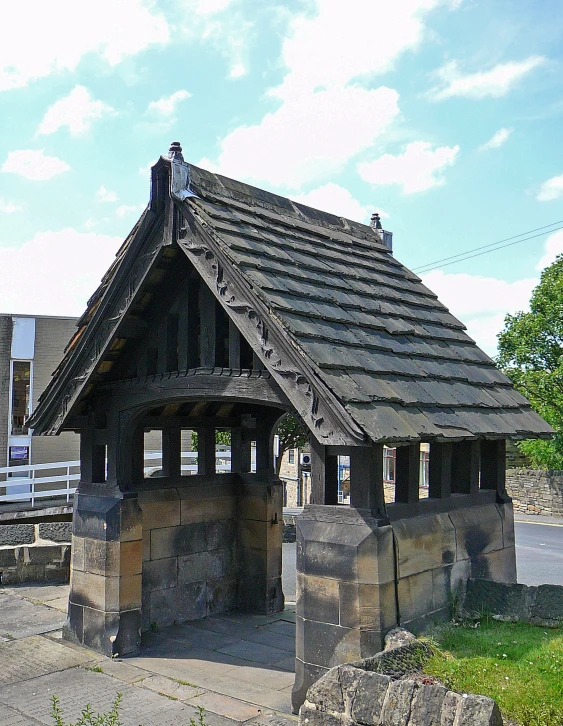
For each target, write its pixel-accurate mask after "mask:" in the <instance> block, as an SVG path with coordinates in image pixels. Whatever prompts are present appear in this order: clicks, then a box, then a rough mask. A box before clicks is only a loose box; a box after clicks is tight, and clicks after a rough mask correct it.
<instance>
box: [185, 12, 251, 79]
mask: <svg viewBox="0 0 563 726" xmlns="http://www.w3.org/2000/svg"><path fill="white" fill-rule="evenodd" d="M240 4H241V3H240V2H238V3H237V2H236V0H176V5H175V12H174V22H175V24H176V27H177V28H178V30H179V31H181V32H183V33H184V34H185V36H186V37H187V38H188V39H189V40H190V41H194V40H195V41H197V42H202V43H208V44H210V45H211V46H213V48H214V49H215V50H216V51H217V52H218V53H220V54H221V55H222V56H223V57H224V58H225V60H226V61H227V64H228V67H229V73H228V76H229V78H240V77H241V76H244V75H246V73H247V72H248V64H249V61H248V56H249V49H250V45H251V41H252V39H253V36H254V32H253V23H252V22H250V21H248V20H246V19H245V17H244V15H243V13H242V12H241V11H240V9H239V7H238V6H240ZM256 5H257V6H258V3H257V4H256ZM257 9H258V7H257V8H254V7H253V11H254V12H256V10H257Z"/></svg>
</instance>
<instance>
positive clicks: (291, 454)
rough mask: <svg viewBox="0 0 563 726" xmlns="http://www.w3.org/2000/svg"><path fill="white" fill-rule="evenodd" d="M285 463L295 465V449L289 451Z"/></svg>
mask: <svg viewBox="0 0 563 726" xmlns="http://www.w3.org/2000/svg"><path fill="white" fill-rule="evenodd" d="M287 461H288V463H289V464H295V449H289V451H288V452H287Z"/></svg>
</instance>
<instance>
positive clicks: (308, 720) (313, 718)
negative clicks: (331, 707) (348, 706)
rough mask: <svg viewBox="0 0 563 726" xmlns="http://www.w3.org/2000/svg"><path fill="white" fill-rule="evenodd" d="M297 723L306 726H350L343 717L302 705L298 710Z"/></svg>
mask: <svg viewBox="0 0 563 726" xmlns="http://www.w3.org/2000/svg"><path fill="white" fill-rule="evenodd" d="M299 723H302V724H308V726H343V725H344V724H346V725H347V724H352V722H351V721H350V720H349V719H346V717H345V716H341V715H334V714H331V713H325V712H324V711H317V710H316V709H315V708H312V707H311V706H308V705H307V704H304V705H303V706H301V708H300V710H299Z"/></svg>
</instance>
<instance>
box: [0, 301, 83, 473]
mask: <svg viewBox="0 0 563 726" xmlns="http://www.w3.org/2000/svg"><path fill="white" fill-rule="evenodd" d="M76 321H77V318H62V317H48V316H43V315H35V316H31V315H0V467H4V466H25V465H26V464H43V463H50V462H55V461H74V460H76V459H78V458H79V437H78V436H77V435H76V434H74V433H71V432H64V433H62V434H61V435H60V436H43V437H40V438H39V437H36V438H33V439H32V437H31V432H30V431H29V429H28V428H27V426H26V424H25V421H26V418H27V416H28V415H29V413H30V412H31V411H33V409H34V408H35V406H36V405H37V401H38V399H39V396H40V395H41V393H42V392H43V390H44V389H45V388H46V386H47V384H48V383H49V381H50V379H51V375H52V373H53V371H54V370H55V368H56V367H57V366H58V365H59V363H60V361H61V359H62V357H63V353H64V349H65V346H66V345H67V343H68V342H69V340H70V339H71V337H72V336H73V335H74V334H75V332H76ZM2 478H3V477H2Z"/></svg>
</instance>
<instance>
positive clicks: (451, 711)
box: [440, 691, 462, 726]
mask: <svg viewBox="0 0 563 726" xmlns="http://www.w3.org/2000/svg"><path fill="white" fill-rule="evenodd" d="M461 698H462V696H461V695H460V694H459V693H454V692H453V691H448V692H447V693H446V695H445V696H444V702H443V704H442V718H441V721H440V726H454V724H455V718H456V715H457V710H458V708H459V702H460V701H461Z"/></svg>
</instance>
